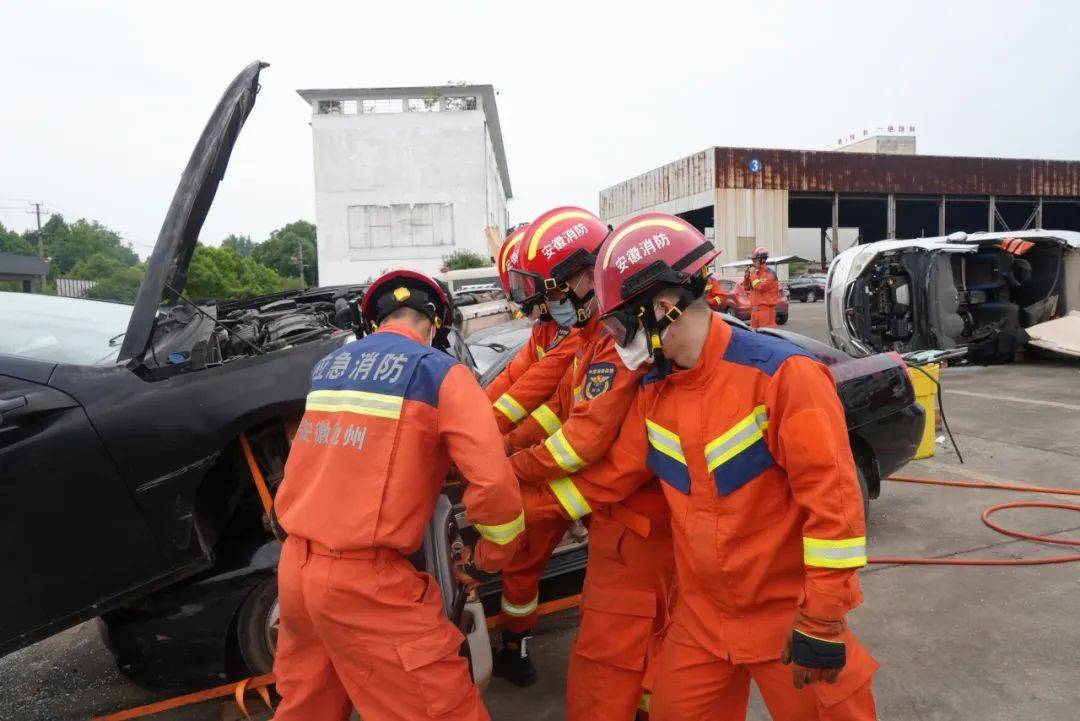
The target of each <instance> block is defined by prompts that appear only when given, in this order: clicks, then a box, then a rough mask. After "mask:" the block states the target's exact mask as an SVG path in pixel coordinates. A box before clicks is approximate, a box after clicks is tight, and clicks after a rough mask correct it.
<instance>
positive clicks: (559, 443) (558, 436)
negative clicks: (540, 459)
mask: <svg viewBox="0 0 1080 721" xmlns="http://www.w3.org/2000/svg"><path fill="white" fill-rule="evenodd" d="M544 447H545V448H547V449H548V452H549V453H550V454H551V457H552V458H554V459H555V462H556V463H558V464H559V468H561V469H563V470H564V471H566V472H567V473H574V472H576V471H580V470H581V469H582V468H584V467H585V466H587V465H588V464H587V463H586V462H585V461H584V460H583V459H582V458H581V456H579V455H578V454H577V451H575V450H574V447H573V446H572V445H570V442H569V441H567V440H566V436H565V435H563V430H562V428H560V429H559V430H557V431H555V432H554V433H552V434H551V435H550V436H548V437H547V440H545V441H544Z"/></svg>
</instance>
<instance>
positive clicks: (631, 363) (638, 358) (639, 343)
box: [615, 327, 649, 371]
mask: <svg viewBox="0 0 1080 721" xmlns="http://www.w3.org/2000/svg"><path fill="white" fill-rule="evenodd" d="M615 352H616V353H618V354H619V358H620V359H621V360H622V362H623V365H624V366H626V367H627V369H629V370H632V371H635V370H637V369H638V367H639V366H641V364H642V363H644V362H645V361H647V360H649V346H648V344H647V343H646V342H645V330H644V329H643V328H640V327H639V328H638V330H637V333H635V334H634V338H633V340H631V341H630V344H629V345H627V346H625V347H623V346H621V345H619V344H618V343H616V344H615Z"/></svg>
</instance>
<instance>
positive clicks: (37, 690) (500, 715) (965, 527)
mask: <svg viewBox="0 0 1080 721" xmlns="http://www.w3.org/2000/svg"><path fill="white" fill-rule="evenodd" d="M823 312H824V307H823V305H822V304H821V303H816V304H806V305H804V304H800V303H794V304H792V309H791V320H790V323H789V327H790V328H791V329H792V330H794V331H796V332H801V333H805V334H807V335H811V336H814V337H817V338H819V339H823V338H824V329H823ZM944 386H945V389H946V393H945V410H946V413H947V415H948V418H949V420H950V422H951V424H952V427H953V431H954V433H955V435H956V439H957V442H958V443H959V445H960V449H961V451H962V452H963V454H964V459H965V461H966V463H964V464H963V465H961V464H960V463H959V461H958V459H957V457H956V454H955V453H954V452H953V451H952V450H951V449H949V448H948V447H947V446H942V445H939V446H938V455H937V456H936V457H935V458H933V459H930V460H926V461H919V462H915V463H912V464H911V465H910V466H909V467H908V468H906V469H905V471H904V472H905V473H908V474H910V475H923V476H936V477H942V478H953V479H959V480H1000V481H1009V482H1023V483H1031V484H1046V485H1056V486H1063V487H1068V488H1076V489H1080V476H1078V474H1077V472H1076V468H1077V463H1078V459H1077V456H1078V455H1080V451H1078V448H1077V439H1078V438H1080V363H1076V362H1068V361H1046V360H1041V359H1031V360H1029V361H1025V362H1021V363H1016V364H1013V365H1009V366H998V367H992V368H953V369H948V370H946V371H945V372H944ZM1027 497H1036V496H1034V494H1006V493H1002V492H994V491H983V490H977V491H972V490H958V489H949V488H936V487H927V486H911V485H906V484H899V483H889V484H886V487H885V488H884V489H883V491H882V496H881V498H879V499H878V500H876V501H874V502H873V503H872V504H871V507H870V508H871V510H870V529H869V536H870V544H871V554H872V555H878V556H882V555H888V556H893V555H915V556H941V557H949V558H1023V557H1032V556H1046V555H1060V554H1061V553H1067V552H1068V551H1067V550H1058V549H1052V548H1044V547H1039V546H1036V545H1033V544H1029V543H1025V542H1020V541H1013V540H1011V539H1007V538H1004V537H1002V536H1000V535H998V534H997V533H994V532H993V531H991V530H989V529H987V528H985V527H984V526H983V525H982V523H981V522H980V520H979V514H980V513H981V512H982V509H984V508H985V507H986V506H989V505H991V504H993V503H997V502H1000V501H1002V500H1015V499H1020V498H1027ZM1048 500H1054V499H1053V497H1049V498H1048ZM1000 519H1001V520H1002V521H1003V522H1006V523H1008V524H1009V525H1013V526H1015V527H1017V528H1021V529H1024V530H1028V531H1034V532H1036V533H1046V534H1057V535H1061V536H1063V537H1074V538H1075V537H1078V536H1080V516H1078V515H1077V514H1075V513H1073V514H1069V513H1066V512H1063V511H1046V512H1041V513H1040V512H1036V511H1026V510H1024V511H1007V512H1004V513H1002V514H1001V516H1000ZM862 582H863V589H864V592H865V595H866V602H865V603H864V604H863V606H862V607H861V608H860V609H859V610H857V611H856V612H855V613H854V614H852V617H851V621H852V624H853V626H854V627H855V630H856V631H857V632H858V633H859V635H860V636H861V638H862V639H863V641H864V642H865V643H866V645H867V646H868V647H869V648H870V649H871V650H872V651H873V653H874V654H875V656H877V658H878V660H879V661H880V662H881V664H882V670H881V671H880V673H879V674H878V676H877V679H876V681H875V690H876V694H877V700H878V707H879V712H880V717H881V718H882V719H883V720H887V721H907V720H908V719H912V720H918V721H939V720H941V721H944V720H946V719H948V720H952V719H965V720H967V719H970V720H972V721H974V720H979V721H984V720H985V721H1006V720H1008V721H1013V720H1015V719H1039V720H1040V721H1052V720H1060V721H1065V720H1066V719H1068V720H1070V721H1072V720H1075V719H1077V718H1080V652H1077V649H1078V648H1080V623H1078V622H1077V618H1076V617H1077V611H1078V609H1080V566H1077V565H1058V566H1041V567H1027V568H944V567H941V568H939V567H912V566H908V567H899V566H872V567H870V568H869V569H867V570H865V571H863V572H862ZM574 630H575V614H574V613H573V612H567V613H563V614H559V615H557V616H553V617H549V618H546V619H544V620H543V621H542V623H541V626H540V628H539V629H538V631H537V636H536V639H535V642H534V645H533V651H534V654H535V656H536V658H537V660H538V662H539V665H540V667H541V681H540V682H539V683H538V684H537V685H536V686H534V687H532V688H530V689H527V690H524V691H523V690H519V689H516V688H512V687H510V686H509V685H507V684H506V683H505V682H503V681H500V680H498V679H496V680H494V681H493V682H492V685H491V688H490V689H489V691H488V693H487V700H488V704H489V707H490V709H491V712H492V715H493V717H494V718H495V719H497V720H505V721H517V720H518V719H538V720H544V721H546V720H549V719H550V720H552V721H554V720H556V719H562V718H563V717H564V714H563V702H562V699H563V688H564V683H565V663H566V657H567V654H568V652H569V648H570V645H571V643H572V641H573V636H574ZM153 698H154V696H153V695H151V694H148V693H146V692H144V691H141V690H140V689H137V688H136V687H134V686H133V685H132V684H130V683H128V682H127V681H125V680H124V679H123V677H122V676H120V675H119V674H118V673H117V672H116V671H115V667H114V666H113V665H112V661H111V659H110V657H109V655H108V652H107V651H106V650H105V649H104V648H103V647H102V645H101V643H100V641H99V640H98V638H97V636H96V633H95V630H94V628H93V626H92V624H86V625H83V626H80V627H78V628H76V629H73V630H71V631H68V632H65V633H64V634H60V635H59V636H56V637H53V638H50V639H47V640H46V641H43V642H41V643H39V644H37V645H35V646H33V647H31V648H28V649H24V650H23V651H21V652H18V653H16V654H13V655H10V656H7V657H5V658H3V659H0V719H21V720H26V721H35V720H37V719H83V718H87V717H88V716H89V715H91V714H92V713H94V712H102V711H106V710H112V709H115V708H117V707H118V705H121V704H133V703H137V702H145V701H148V700H152V699H153ZM762 709H763V707H762V705H761V702H760V699H755V702H754V706H753V710H752V712H751V714H750V718H751V719H754V720H764V719H767V718H768V716H767V715H766V714H765V713H764V711H763V710H762ZM226 713H227V712H226V711H223V709H222V708H221V707H220V706H203V707H201V708H199V709H197V710H196V709H192V710H188V711H185V712H182V713H179V712H177V713H172V714H169V715H163V716H161V717H159V718H162V719H168V720H169V721H181V720H184V721H186V720H195V719H213V720H214V721H218V720H219V719H223V718H230V716H227V715H223V714H226Z"/></svg>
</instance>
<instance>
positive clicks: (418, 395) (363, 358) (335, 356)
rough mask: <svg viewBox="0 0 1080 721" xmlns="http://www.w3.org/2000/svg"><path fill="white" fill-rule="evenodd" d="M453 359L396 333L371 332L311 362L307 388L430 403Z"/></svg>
mask: <svg viewBox="0 0 1080 721" xmlns="http://www.w3.org/2000/svg"><path fill="white" fill-rule="evenodd" d="M456 363H457V361H456V360H455V359H454V358H452V357H451V356H449V355H447V354H446V353H443V352H441V351H438V350H435V349H434V348H431V347H430V346H427V345H424V344H422V343H417V342H416V341H414V340H411V339H409V338H406V337H404V336H400V335H397V334H396V333H375V334H372V335H369V336H365V337H364V338H361V339H360V340H356V341H353V342H352V343H348V344H346V345H344V346H342V347H341V348H338V349H337V350H335V351H333V352H332V353H330V354H329V355H327V356H326V357H325V358H323V359H322V360H320V361H319V362H318V363H316V364H315V367H314V368H313V369H312V371H311V390H313V391H316V390H355V391H367V392H371V393H382V394H385V395H393V396H400V397H402V398H405V399H406V400H415V401H420V402H422V403H427V404H428V405H431V406H438V404H439V389H440V388H441V387H442V382H443V380H444V379H445V378H446V374H447V373H449V372H450V369H451V368H453V367H454V365H455V364H456Z"/></svg>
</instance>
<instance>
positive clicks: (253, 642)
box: [236, 576, 280, 676]
mask: <svg viewBox="0 0 1080 721" xmlns="http://www.w3.org/2000/svg"><path fill="white" fill-rule="evenodd" d="M279 620H280V611H279V609H278V586H277V576H270V577H269V578H267V579H265V580H264V581H263V582H262V583H260V584H259V585H258V586H256V587H255V590H254V591H252V592H251V593H250V594H249V595H248V597H247V598H246V599H244V603H243V605H241V606H240V613H239V614H238V615H237V619H236V642H237V645H238V646H239V648H240V656H241V657H242V658H243V659H244V664H245V665H246V666H247V667H248V670H249V671H250V672H251V673H252V675H255V676H259V675H261V674H264V673H270V672H271V671H272V670H273V669H274V650H275V649H276V648H277V638H278V621H279Z"/></svg>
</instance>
